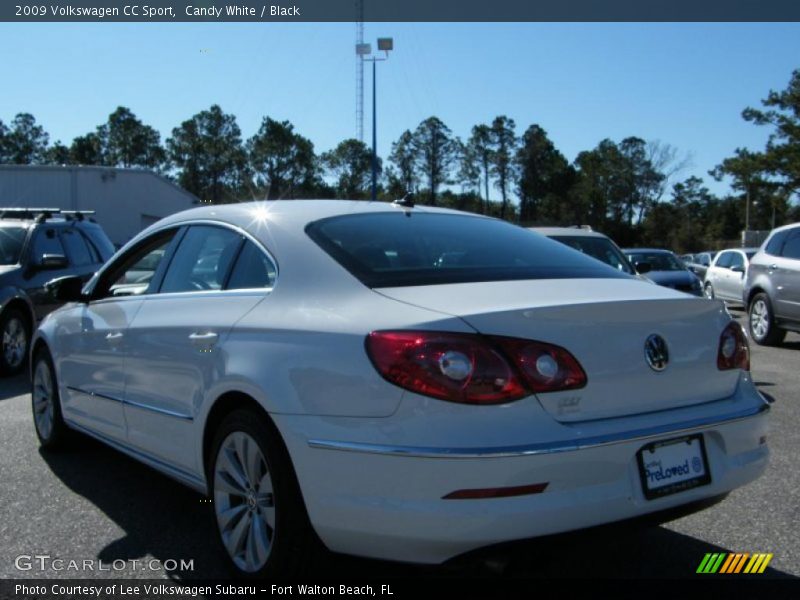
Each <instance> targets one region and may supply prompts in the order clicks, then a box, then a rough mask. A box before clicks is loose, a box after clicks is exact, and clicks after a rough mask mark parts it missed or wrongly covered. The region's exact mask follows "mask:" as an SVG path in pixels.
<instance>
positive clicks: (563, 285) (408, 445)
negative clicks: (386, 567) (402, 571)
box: [31, 201, 768, 574]
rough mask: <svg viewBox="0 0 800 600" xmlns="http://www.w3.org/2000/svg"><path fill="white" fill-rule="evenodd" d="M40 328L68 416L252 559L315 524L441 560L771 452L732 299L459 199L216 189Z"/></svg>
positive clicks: (251, 569)
mask: <svg viewBox="0 0 800 600" xmlns="http://www.w3.org/2000/svg"><path fill="white" fill-rule="evenodd" d="M53 287H54V288H55V290H56V292H57V293H58V295H59V296H60V297H62V298H64V299H68V300H71V301H72V302H71V303H70V304H67V305H66V306H65V307H63V308H61V309H60V310H58V311H56V312H55V313H53V314H52V315H51V316H49V317H48V318H47V319H46V320H45V321H44V322H43V323H42V325H41V327H40V328H39V330H38V332H37V334H36V336H35V340H34V343H33V349H32V361H31V365H32V366H31V370H32V378H33V415H34V422H35V426H36V431H37V433H38V436H39V438H40V440H41V443H42V445H43V446H44V448H45V449H56V448H58V446H59V445H62V444H63V443H64V441H65V440H66V438H67V436H68V434H69V433H71V432H70V430H77V431H80V432H83V433H85V434H88V435H90V436H93V437H95V438H98V439H99V440H102V441H104V442H106V443H108V444H109V445H111V446H113V447H114V448H117V449H119V450H121V451H122V452H125V453H127V454H129V455H131V456H133V457H135V458H137V459H139V460H141V461H142V462H144V463H146V464H148V465H150V466H152V467H154V468H155V469H158V470H159V471H161V472H163V473H166V474H167V475H170V476H172V477H174V478H175V479H178V480H180V481H181V482H183V483H185V484H187V485H189V486H191V487H192V488H195V489H196V490H199V491H201V492H203V493H207V494H208V495H209V496H210V497H211V498H212V499H213V506H214V513H215V515H216V523H217V526H218V531H219V540H220V542H221V545H222V547H223V548H224V549H225V551H226V552H227V554H228V555H229V556H230V558H231V561H232V563H233V564H234V565H235V567H236V568H237V569H238V570H240V571H241V572H243V573H250V574H271V573H276V572H278V573H288V572H292V570H294V569H296V568H297V567H298V566H299V563H300V562H301V561H302V560H303V557H304V556H305V553H304V550H305V549H307V548H311V547H313V545H314V544H315V543H317V542H318V540H321V541H322V542H323V543H324V544H325V546H327V547H328V548H329V549H331V550H335V551H339V552H346V553H351V554H356V555H362V556H370V557H378V558H386V559H395V560H401V561H413V562H422V563H437V562H442V561H444V560H447V559H449V558H451V557H453V556H455V555H458V554H460V553H464V552H466V551H469V550H472V549H475V548H478V547H481V546H486V545H490V544H493V543H496V542H502V541H507V540H514V539H520V538H529V537H535V536H540V535H544V534H550V533H555V532H562V531H567V530H573V529H578V528H583V527H587V526H592V525H597V524H601V523H607V522H611V521H617V520H621V519H626V518H629V517H635V516H638V515H642V514H645V513H651V512H655V511H660V510H662V509H667V508H672V507H676V506H679V505H686V504H692V505H694V503H696V502H698V501H701V500H705V499H710V498H716V497H717V496H720V495H723V494H725V493H727V492H729V491H730V490H732V489H734V488H737V487H739V486H741V485H744V484H746V483H748V482H750V481H752V480H754V479H756V478H757V477H758V476H759V475H760V474H761V473H762V472H763V470H764V468H765V466H766V463H767V456H768V450H767V446H766V427H767V422H766V413H767V412H768V405H767V403H766V401H765V400H764V399H763V398H762V396H761V395H760V394H759V393H758V391H757V390H756V388H755V386H754V384H753V381H752V378H751V376H750V373H749V350H748V344H747V341H746V339H745V337H744V335H743V333H742V329H741V327H740V326H739V325H738V324H737V323H735V322H733V321H732V320H731V318H730V316H729V315H728V313H727V312H726V310H725V309H724V307H723V305H722V303H721V302H717V301H708V300H704V299H698V298H693V297H691V296H688V295H684V294H682V293H680V292H676V291H674V290H670V289H667V288H664V287H658V286H654V285H649V284H647V283H643V282H641V281H639V280H637V279H635V278H633V277H630V276H628V275H625V274H624V273H621V272H620V271H617V270H615V269H612V268H610V267H607V266H606V265H604V264H602V263H600V262H598V261H595V260H594V259H592V258H589V257H586V256H584V255H582V254H581V253H579V252H576V251H575V250H572V249H570V248H568V247H567V246H564V245H562V244H560V243H558V242H554V241H551V240H548V239H547V238H545V237H543V236H540V235H538V234H535V233H532V232H529V231H527V230H525V229H522V228H519V227H516V226H514V225H510V224H508V223H505V222H502V221H498V220H495V219H490V218H486V217H481V216H476V215H469V214H464V213H458V212H454V211H448V210H442V209H435V208H426V207H413V206H403V205H398V204H395V205H389V204H384V203H367V202H343V201H276V202H270V203H254V204H239V205H228V206H218V207H204V208H198V209H193V210H190V211H187V212H183V213H180V214H177V215H174V216H171V217H168V218H166V219H164V220H162V221H160V222H159V223H157V224H155V225H153V226H152V227H150V228H149V229H147V230H145V231H144V232H142V233H141V234H140V235H139V236H138V237H136V238H135V239H134V240H132V241H131V242H130V243H128V244H127V245H126V246H125V247H124V248H123V249H122V250H121V251H119V252H118V253H117V254H116V255H115V257H114V258H112V260H111V261H110V262H109V263H108V264H107V265H106V266H105V267H104V268H103V269H102V270H101V271H100V272H99V273H98V274H97V275H96V276H95V277H94V278H93V279H92V280H91V281H90V282H89V283H88V284H87V285H86V286H85V287H84V288H83V289H82V290H81V289H80V288H79V286H78V285H77V284H76V283H75V282H74V281H71V280H69V279H65V280H62V281H59V282H56V283H55V284H54V285H53Z"/></svg>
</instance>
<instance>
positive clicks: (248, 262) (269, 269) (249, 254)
mask: <svg viewBox="0 0 800 600" xmlns="http://www.w3.org/2000/svg"><path fill="white" fill-rule="evenodd" d="M275 275H276V269H275V265H274V264H273V262H272V261H271V260H270V259H269V257H268V256H267V255H266V254H264V252H263V251H261V250H260V249H259V248H258V247H257V246H256V245H255V244H254V243H253V242H251V241H249V240H248V241H246V242H245V244H244V247H243V248H242V251H241V252H240V253H239V257H238V258H237V259H236V264H235V265H234V267H233V271H232V272H231V277H230V280H229V281H228V285H227V288H226V289H229V290H242V289H252V288H271V287H272V286H273V285H274V284H275Z"/></svg>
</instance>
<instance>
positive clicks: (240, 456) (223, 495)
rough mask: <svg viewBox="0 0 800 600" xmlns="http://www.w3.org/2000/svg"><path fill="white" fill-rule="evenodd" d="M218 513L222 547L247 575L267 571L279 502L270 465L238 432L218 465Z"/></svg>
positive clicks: (229, 440) (228, 440)
mask: <svg viewBox="0 0 800 600" xmlns="http://www.w3.org/2000/svg"><path fill="white" fill-rule="evenodd" d="M214 510H215V513H216V517H217V524H218V526H219V531H220V535H221V536H222V543H223V545H224V546H225V549H226V550H227V551H228V554H229V555H230V557H231V559H232V560H233V562H234V563H235V564H236V566H237V567H238V568H239V569H241V570H242V571H245V572H247V573H254V572H256V571H258V570H260V569H262V568H263V567H264V565H265V564H266V563H267V560H268V559H269V556H270V553H271V551H272V542H273V540H274V538H275V500H274V492H273V486H272V478H271V476H270V472H269V468H268V465H267V461H266V459H265V458H264V454H263V452H262V451H261V448H260V447H259V445H258V443H257V442H256V440H255V439H254V438H253V437H251V436H250V435H249V434H247V433H245V432H243V431H234V432H233V433H231V434H230V435H228V436H227V437H226V438H225V440H224V441H223V442H222V445H221V446H220V447H219V451H218V453H217V457H216V462H215V465H214Z"/></svg>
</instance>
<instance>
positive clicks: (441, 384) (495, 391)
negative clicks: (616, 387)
mask: <svg viewBox="0 0 800 600" xmlns="http://www.w3.org/2000/svg"><path fill="white" fill-rule="evenodd" d="M366 346H367V354H368V355H369V357H370V359H372V362H373V364H374V365H375V367H376V368H377V370H378V372H379V373H380V374H381V375H382V376H383V377H384V378H385V379H386V380H387V381H389V382H391V383H393V384H395V385H398V386H400V387H402V388H405V389H407V390H411V391H412V392H416V393H418V394H423V395H426V396H432V397H433V398H439V399H441V400H450V401H452V402H464V403H469V404H499V403H503V402H510V401H512V400H517V399H519V398H522V397H524V396H527V395H528V394H529V393H530V392H531V391H534V392H553V391H558V390H565V389H574V388H576V387H582V386H584V385H585V384H586V375H585V374H584V372H583V369H581V367H580V365H579V364H578V362H577V361H576V360H575V359H574V358H573V357H572V355H571V354H569V352H567V351H566V350H564V349H563V348H559V347H558V346H552V345H550V344H544V343H541V342H533V341H529V340H520V339H516V338H505V337H503V338H501V337H495V338H490V339H489V338H485V337H482V336H479V335H473V334H465V333H445V332H436V331H375V332H373V333H371V334H369V335H368V336H367V341H366ZM504 354H505V356H504ZM506 356H507V357H508V358H510V359H511V361H512V362H513V365H514V366H512V364H511V363H509V360H508V359H507V358H506ZM515 367H516V368H515ZM520 374H521V375H522V376H520Z"/></svg>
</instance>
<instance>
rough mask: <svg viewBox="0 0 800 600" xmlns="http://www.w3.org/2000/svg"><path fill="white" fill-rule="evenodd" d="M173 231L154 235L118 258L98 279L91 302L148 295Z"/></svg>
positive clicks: (161, 264)
mask: <svg viewBox="0 0 800 600" xmlns="http://www.w3.org/2000/svg"><path fill="white" fill-rule="evenodd" d="M177 231H178V230H177V229H172V230H168V231H161V232H159V233H157V234H154V235H153V236H151V237H149V238H147V239H146V240H143V241H142V242H140V243H138V244H137V245H136V246H134V247H133V248H132V249H130V250H129V251H127V252H126V253H125V254H123V255H122V256H120V257H119V258H118V259H117V260H116V261H114V262H113V263H112V264H111V265H110V266H109V267H108V268H107V269H105V270H104V271H103V272H102V274H101V275H100V277H99V278H98V280H97V284H96V285H95V286H94V289H93V290H92V299H93V300H97V299H101V298H107V297H110V296H138V295H140V294H145V293H148V292H152V291H153V290H152V289H151V288H152V287H154V286H155V285H156V284H157V281H158V279H159V273H160V272H161V271H163V266H164V264H163V263H164V260H165V258H166V256H167V254H168V250H169V247H170V244H171V243H172V241H173V238H174V237H175V234H176V233H177ZM159 268H161V271H159Z"/></svg>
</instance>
